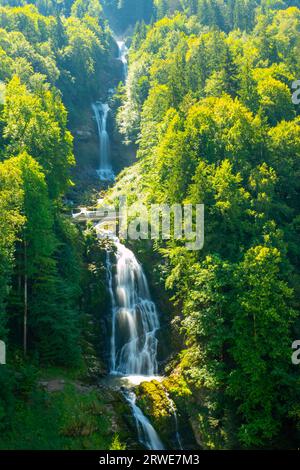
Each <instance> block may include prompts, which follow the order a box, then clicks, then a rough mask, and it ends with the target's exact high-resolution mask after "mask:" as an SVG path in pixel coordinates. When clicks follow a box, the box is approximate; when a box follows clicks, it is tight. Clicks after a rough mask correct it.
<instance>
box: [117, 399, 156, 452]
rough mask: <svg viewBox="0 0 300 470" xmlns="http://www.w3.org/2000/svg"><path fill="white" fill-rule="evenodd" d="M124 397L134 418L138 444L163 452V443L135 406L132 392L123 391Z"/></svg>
mask: <svg viewBox="0 0 300 470" xmlns="http://www.w3.org/2000/svg"><path fill="white" fill-rule="evenodd" d="M124 396H125V398H126V400H127V402H128V403H129V405H130V407H131V410H132V414H133V417H134V418H135V422H136V427H137V431H138V438H139V442H140V443H141V444H142V445H144V446H145V447H146V448H147V449H149V450H164V446H163V443H162V442H161V440H160V438H159V436H158V434H157V432H156V431H155V429H154V427H153V426H152V424H151V423H150V421H149V420H148V418H146V416H145V415H144V414H143V412H142V410H141V409H140V408H139V407H138V406H137V405H136V395H135V393H134V392H132V391H125V392H124Z"/></svg>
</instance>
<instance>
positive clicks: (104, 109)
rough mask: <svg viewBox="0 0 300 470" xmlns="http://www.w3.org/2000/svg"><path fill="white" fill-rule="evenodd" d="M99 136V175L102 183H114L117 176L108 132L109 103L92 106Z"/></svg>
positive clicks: (98, 103) (97, 103) (98, 102)
mask: <svg viewBox="0 0 300 470" xmlns="http://www.w3.org/2000/svg"><path fill="white" fill-rule="evenodd" d="M92 108H93V111H94V115H95V119H96V123H97V129H98V136H99V152H100V162H99V169H98V170H97V173H98V175H99V177H100V179H101V180H102V181H113V180H114V178H115V175H114V173H113V171H112V167H111V164H110V144H109V135H108V132H107V117H108V112H109V106H108V104H107V103H101V102H100V101H97V102H96V103H93V105H92Z"/></svg>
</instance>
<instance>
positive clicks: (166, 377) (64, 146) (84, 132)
mask: <svg viewBox="0 0 300 470" xmlns="http://www.w3.org/2000/svg"><path fill="white" fill-rule="evenodd" d="M120 44H121V46H120ZM126 46H128V48H129V51H128V56H127V47H126ZM118 48H119V54H120V55H119V57H118V56H117V55H118ZM299 49H300V0H102V1H100V0H75V1H74V0H65V1H55V0H37V1H29V0H28V1H27V0H0V340H1V341H4V342H5V344H6V347H7V364H6V365H0V449H71V450H76V449H97V450H99V449H113V450H117V449H122V450H124V449H125V448H126V447H127V448H129V449H136V448H148V449H152V450H153V449H154V450H156V449H157V448H156V447H153V445H154V446H155V444H153V443H152V444H151V445H152V447H151V445H148V441H147V440H145V439H141V438H140V432H138V433H137V429H136V425H137V423H138V421H136V415H135V414H134V413H135V411H136V407H137V405H138V407H139V408H138V413H142V422H144V423H145V420H146V424H147V426H148V425H149V424H150V427H151V432H152V429H153V431H154V432H155V433H156V431H157V433H158V434H157V436H156V434H155V442H156V444H157V443H158V444H157V445H158V446H161V447H158V449H163V448H170V449H179V448H182V442H183V445H185V446H186V448H187V449H210V450H216V449H234V450H237V449H291V448H292V449H297V448H299V442H300V407H299V399H300V396H299V390H300V382H299V366H298V367H297V366H296V365H294V364H292V361H291V355H292V352H293V351H292V343H293V341H295V340H296V339H299V337H300V321H299V307H300V289H299V282H300V230H299V229H300V215H299V209H300V202H299V201H300V194H299V192H300V184H299V177H300V105H297V104H295V103H293V100H292V93H293V89H292V83H293V82H294V81H296V80H299V79H300V54H299ZM122 51H123V52H122ZM122 54H123V55H122ZM127 60H128V64H127ZM127 65H128V67H127ZM122 67H124V70H123V72H122V70H121V69H122ZM127 68H128V76H127ZM121 72H122V73H123V75H124V77H123V81H122V82H121V83H120V84H119V85H118V83H119V81H120V80H121V78H120V77H121V75H122V73H121ZM92 104H93V106H94V107H93V109H96V110H98V113H99V115H98V117H97V113H95V115H94V121H95V122H94V121H92ZM99 110H100V111H99ZM104 110H106V114H105V112H104ZM85 120H88V122H85ZM107 123H108V124H107ZM106 125H107V127H106ZM97 126H98V127H97ZM97 131H98V134H97ZM74 137H75V144H76V145H75V147H74ZM98 137H99V148H100V159H101V152H102V153H103V152H106V156H108V157H110V158H112V159H113V161H114V159H116V158H118V156H119V155H122V157H124V155H125V156H126V158H125V157H124V159H123V158H121V159H120V161H119V162H118V164H117V165H116V167H117V168H120V167H122V166H123V165H124V163H123V161H126V162H127V161H128V159H129V157H128V155H130V158H131V159H132V160H133V162H132V165H131V166H129V167H127V168H125V169H122V171H121V173H120V174H119V175H118V176H117V178H116V181H114V179H113V178H112V179H111V180H109V181H108V180H106V181H105V182H103V181H100V179H101V178H100V179H99V170H98V172H97V170H96V168H93V167H92V168H90V167H89V165H90V161H91V160H92V157H91V153H92V152H91V148H92V145H93V143H91V140H92V139H94V141H97V138H98ZM109 138H110V139H111V141H112V140H113V145H112V146H111V147H112V148H110V147H109V144H110V142H109ZM76 139H77V140H76ZM103 142H104V144H103ZM97 144H98V142H97ZM74 149H75V150H74ZM135 153H136V155H135ZM96 158H97V159H98V158H99V149H98V147H97V148H96ZM108 163H109V164H110V162H108ZM97 164H98V160H97ZM84 165H86V166H87V168H88V170H87V171H86V172H85V170H84V169H83V168H84ZM100 167H101V165H100ZM99 169H100V170H101V168H99ZM88 172H92V177H91V178H90V180H89V181H87V174H88ZM74 175H76V177H75V178H74ZM74 181H75V183H77V185H76V184H75V183H74ZM78 182H79V183H78ZM91 189H92V191H90V190H91ZM120 195H123V196H126V197H127V202H128V204H130V203H135V202H139V203H140V204H144V205H145V206H146V207H147V208H150V207H151V205H153V204H160V205H166V206H168V207H170V206H172V205H174V204H180V205H184V204H193V205H194V206H195V205H196V204H204V206H205V242H204V247H203V249H201V250H198V251H191V250H189V249H188V248H187V247H186V243H185V242H186V240H184V239H180V240H178V239H177V238H175V237H171V238H170V239H169V240H159V241H158V240H156V241H153V240H150V241H149V240H143V239H141V240H134V241H133V240H131V241H130V242H128V243H127V242H125V241H124V240H118V239H117V241H116V239H113V240H112V241H110V242H108V241H107V239H105V240H104V241H103V239H102V240H100V241H99V240H98V239H99V238H101V237H100V236H99V230H98V232H97V227H98V226H97V225H96V223H94V225H95V227H94V226H93V222H90V221H88V222H87V223H86V219H88V216H87V215H86V214H88V211H87V209H86V208H83V209H81V211H82V214H83V216H84V215H85V216H86V218H84V217H83V223H82V224H81V225H80V223H77V224H76V223H75V222H74V221H73V220H72V217H71V213H72V209H74V204H78V205H80V204H81V203H82V205H88V206H89V207H90V206H93V208H94V209H95V208H96V207H94V206H95V203H96V201H98V202H97V204H98V206H97V207H98V208H99V207H102V206H101V204H103V201H104V202H109V203H116V201H117V198H118V197H119V196H120ZM73 198H74V200H75V202H74V201H72V200H71V199H73ZM99 201H100V202H99ZM116 204H117V203H116ZM77 215H78V214H77ZM96 235H97V236H96ZM141 238H143V237H141ZM122 243H124V245H123V244H122ZM126 243H127V247H125V244H126ZM128 246H129V247H130V250H129V248H128ZM131 249H132V251H131ZM134 253H136V255H137V257H138V258H139V260H140V261H142V263H143V267H144V270H145V273H146V274H144V272H143V270H142V267H141V264H140V263H139V262H138V261H137V259H136V258H135V255H134ZM113 256H115V258H116V259H114V261H112V259H113ZM147 278H148V279H149V284H150V287H151V291H152V293H153V299H152V298H151V296H150V293H149V292H148V290H149V289H148V283H147ZM128 286H130V287H131V292H128V291H129V287H128ZM143 295H144V297H143ZM120 299H121V300H120ZM124 299H125V300H124ZM132 299H133V300H132ZM118 301H119V302H120V305H121V307H122V306H124V305H125V307H124V308H120V309H119V311H118V308H117V307H118V304H117V303H118ZM122 302H124V305H123V304H122ZM134 302H135V303H134ZM155 303H156V305H155ZM128 305H129V306H128ZM156 306H158V307H157V308H156ZM119 312H121V314H122V315H123V316H122V321H123V323H124V324H125V323H126V321H128V322H129V325H130V334H132V331H133V330H134V331H135V334H136V337H133V340H132V337H131V336H130V335H129V339H128V338H127V339H126V338H125V339H126V341H127V342H126V341H125V344H124V345H123V347H122V348H121V347H120V344H121V345H122V344H123V343H122V341H121V339H120V337H117V336H116V332H115V330H116V325H117V326H118V323H116V320H115V319H116V316H117V315H118V313H119ZM143 314H144V315H145V317H143ZM130 315H132V316H130ZM139 317H142V320H143V321H142V323H143V328H144V330H143V332H144V331H146V333H147V334H144V336H146V340H145V338H143V335H140V336H138V330H139V329H141V327H140V328H139V327H138V326H139V323H138V320H139ZM158 317H159V318H158ZM137 318H138V320H137ZM144 318H146V320H144ZM128 319H129V320H128ZM114 321H115V323H114ZM159 321H160V324H159ZM134 322H135V323H134ZM151 322H152V323H151ZM145 324H146V326H145ZM149 324H150V326H151V325H152V329H151V328H150V330H149ZM123 326H124V325H123ZM147 328H148V330H147ZM124 329H125V327H124ZM114 335H115V336H114ZM124 336H125V337H126V334H124ZM116 338H117V341H116ZM149 338H150V340H149ZM143 340H145V345H144V347H143V348H141V350H142V351H140V352H141V354H140V357H135V355H136V356H137V353H136V351H139V348H138V346H139V344H140V343H142V341H143ZM149 341H152V343H151V344H150V346H149ZM118 342H119V343H120V344H117V346H116V343H118ZM134 342H135V344H134V347H135V348H136V349H134V348H132V347H131V346H132V343H134ZM128 345H129V346H128ZM118 346H119V347H120V350H119V351H118V350H117V347H118ZM130 347H131V349H130ZM147 347H148V350H147ZM128 349H130V354H131V355H130V354H128ZM149 350H150V353H149ZM124 351H125V352H124ZM145 351H146V353H145ZM148 353H149V354H148ZM143 354H144V356H143ZM147 354H148V355H147ZM112 355H114V362H115V363H116V362H118V360H120V357H121V358H122V359H123V356H124V357H125V358H127V359H128V358H130V359H131V361H132V362H134V360H135V366H136V367H135V368H134V367H131V368H130V367H129V366H128V367H127V365H128V364H125V365H124V364H121V366H120V369H119V370H117V369H116V367H115V366H116V364H114V367H112V366H111V362H112V357H111V356H112ZM132 357H133V360H132ZM145 357H146V359H145ZM149 357H150V359H149ZM157 358H158V359H157ZM120 362H122V361H120ZM123 362H124V361H123ZM128 362H130V361H129V360H128ZM143 362H145V363H146V362H147V367H144V364H143ZM149 363H150V365H149ZM122 367H123V369H122ZM138 367H140V368H139V369H138ZM124 370H125V372H124ZM145 370H146V373H145ZM120 371H121V372H120ZM132 371H133V372H132ZM149 371H150V372H149ZM109 373H111V375H114V376H116V375H117V376H118V375H119V376H120V375H121V376H122V375H123V376H125V378H126V377H127V376H131V375H136V376H141V375H145V381H143V382H142V383H141V384H139V385H138V386H136V387H135V389H134V398H132V396H131V398H130V395H129V398H128V394H127V395H126V393H125V392H124V387H123V383H122V386H121V387H119V389H118V390H117V391H116V389H114V388H110V386H109V385H107V384H106V383H105V384H104V385H103V383H102V382H101V383H100V378H102V379H103V377H102V376H106V375H109ZM158 374H159V377H158V379H157V380H152V379H153V377H152V376H153V375H158ZM100 376H101V377H100ZM106 378H107V377H106ZM110 378H111V377H110ZM122 378H123V377H122ZM79 380H80V382H79ZM81 380H82V382H84V384H82V383H81ZM130 391H131V392H132V389H130ZM130 400H131V401H130ZM134 418H135V419H134ZM143 420H144V421H143ZM174 423H175V424H176V429H175V428H174ZM152 425H153V428H152ZM174 429H175V430H174ZM138 430H139V428H138ZM155 430H156V431H155ZM139 431H140V430H139ZM136 434H138V437H137V435H136ZM152 435H153V432H152ZM180 435H181V436H183V439H182V440H181V438H180ZM160 438H161V440H160ZM162 443H164V444H165V447H163V444H162Z"/></svg>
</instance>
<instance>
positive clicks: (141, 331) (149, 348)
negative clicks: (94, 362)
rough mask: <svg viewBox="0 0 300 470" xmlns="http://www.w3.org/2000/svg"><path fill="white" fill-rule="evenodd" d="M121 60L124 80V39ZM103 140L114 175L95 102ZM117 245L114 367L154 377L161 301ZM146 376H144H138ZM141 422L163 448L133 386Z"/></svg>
mask: <svg viewBox="0 0 300 470" xmlns="http://www.w3.org/2000/svg"><path fill="white" fill-rule="evenodd" d="M117 45H118V48H119V60H120V61H121V62H122V64H123V75H124V82H126V79H127V74H128V63H127V53H128V49H127V47H126V45H125V42H124V41H117ZM93 110H94V114H95V119H96V122H97V127H98V133H99V141H100V167H99V170H98V174H99V176H100V179H101V180H104V181H111V180H114V174H113V171H112V168H111V166H110V156H109V135H108V133H107V129H106V124H107V116H108V112H109V106H108V105H107V104H105V103H104V104H103V103H100V102H97V103H94V104H93ZM96 231H97V233H98V237H99V238H102V237H107V235H108V231H107V230H103V229H101V223H100V224H98V225H97V226H96ZM113 242H114V250H113V251H111V250H109V249H107V252H106V268H107V284H108V290H109V294H110V298H111V311H112V326H111V340H110V353H111V364H110V372H111V374H112V375H115V376H127V377H128V376H135V377H136V378H139V379H142V380H144V379H145V380H146V379H148V380H151V378H154V377H153V376H155V375H157V373H158V366H157V344H158V340H157V338H156V333H157V331H158V329H159V327H160V324H159V319H158V313H157V310H156V306H155V304H154V303H153V301H152V300H151V296H150V292H149V287H148V282H147V279H146V277H145V274H144V271H143V269H142V267H141V265H140V264H139V262H138V261H137V259H136V257H135V255H134V254H133V252H132V251H130V250H129V249H128V248H126V247H125V246H124V245H123V244H122V243H120V240H119V239H118V238H116V237H115V238H114V240H113ZM137 376H143V377H137ZM123 394H124V396H125V398H126V400H127V402H128V404H129V405H130V408H131V410H132V414H133V417H134V419H135V422H136V428H137V432H138V439H139V442H140V443H141V444H142V445H143V446H145V447H146V448H147V449H149V450H163V449H164V446H163V444H162V442H161V440H160V438H159V436H158V434H157V432H156V431H155V429H154V428H153V426H152V425H151V423H150V421H149V420H148V418H147V417H146V416H145V415H144V414H143V412H142V410H141V409H140V408H139V407H138V406H137V404H136V395H135V393H134V392H133V391H132V390H131V389H128V390H125V391H123Z"/></svg>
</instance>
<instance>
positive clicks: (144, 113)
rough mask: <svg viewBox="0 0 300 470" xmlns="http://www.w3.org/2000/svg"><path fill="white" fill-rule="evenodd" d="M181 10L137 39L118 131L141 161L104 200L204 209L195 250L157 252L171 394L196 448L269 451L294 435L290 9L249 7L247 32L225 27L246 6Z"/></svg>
mask: <svg viewBox="0 0 300 470" xmlns="http://www.w3.org/2000/svg"><path fill="white" fill-rule="evenodd" d="M173 3H174V2H160V3H159V4H160V5H161V12H162V13H161V14H162V15H165V14H166V13H168V12H172V9H173ZM182 3H184V2H182ZM185 3H186V4H187V5H188V6H190V9H188V12H189V13H196V14H197V15H198V16H189V17H186V16H184V15H182V14H176V15H175V16H172V17H170V18H163V19H161V20H160V21H158V22H157V23H155V24H154V25H153V26H151V27H145V26H139V27H137V28H136V35H135V36H134V38H133V45H132V48H131V51H130V69H129V77H128V82H127V87H126V89H124V91H123V97H122V105H121V107H120V109H119V113H118V119H119V124H120V129H121V131H122V133H123V134H124V137H125V139H126V140H136V139H138V144H139V150H138V163H137V164H136V165H134V166H133V167H131V168H130V169H128V170H125V173H124V175H122V176H121V178H120V181H119V183H118V184H117V188H116V189H115V190H113V193H112V196H114V195H115V191H117V192H116V194H118V193H119V191H123V192H124V194H127V195H131V196H130V197H131V198H132V199H133V200H135V199H137V200H141V199H142V200H143V201H144V203H145V204H151V203H159V204H163V203H168V204H173V203H183V202H190V203H193V204H196V203H201V202H202V203H204V204H205V219H206V222H205V246H204V249H203V250H202V251H200V252H196V253H194V252H188V251H187V250H186V248H185V247H184V246H183V244H182V242H178V241H176V240H171V241H170V242H168V243H167V244H163V243H161V244H158V245H156V246H155V249H156V250H157V251H158V252H159V253H160V256H159V257H158V259H157V270H158V272H159V274H158V277H160V278H161V279H162V280H163V279H164V281H165V283H166V286H167V288H169V290H170V292H171V296H172V299H173V302H174V304H175V307H176V311H177V312H178V316H179V318H178V322H177V325H176V327H177V328H178V329H179V330H180V331H181V332H182V333H183V334H184V335H185V347H184V349H183V351H182V352H181V354H180V362H179V363H178V365H177V367H178V369H177V370H176V373H175V374H174V377H173V381H174V383H171V384H170V390H171V392H173V394H174V396H175V397H176V398H177V399H178V400H182V395H185V394H186V400H185V402H184V405H183V406H187V407H189V406H191V407H192V408H193V412H194V413H195V424H194V425H195V427H196V428H197V429H199V430H201V431H199V432H201V440H202V443H203V444H204V445H205V446H206V447H212V448H214V447H217V448H223V447H225V448H231V447H235V446H246V447H259V446H266V447H269V446H272V445H274V446H275V447H276V446H278V445H279V446H280V445H282V444H283V440H284V439H286V441H287V442H292V441H293V439H292V435H293V433H295V432H296V426H297V422H298V424H299V421H298V419H299V405H298V403H299V397H298V392H297V390H299V371H298V370H297V368H295V366H293V365H292V364H291V361H290V352H291V344H292V341H293V338H296V337H297V336H299V316H298V314H297V312H299V301H300V298H299V294H300V292H299V274H300V273H299V255H300V252H299V241H300V240H299V200H300V199H299V170H300V167H299V156H300V154H299V151H300V127H299V108H298V109H297V107H296V106H294V105H293V103H292V100H291V83H292V82H293V81H294V80H295V79H296V78H297V77H299V75H300V61H299V59H300V56H299V45H300V11H299V9H298V8H296V7H291V8H287V9H278V7H277V2H276V3H275V8H274V9H271V8H267V7H266V5H263V4H262V5H260V8H258V9H255V7H256V6H257V2H250V11H251V8H253V15H254V13H255V15H254V16H255V20H253V24H252V23H249V24H248V25H246V24H245V23H241V22H240V20H239V19H236V21H235V20H234V21H233V22H229V21H228V18H231V17H234V14H233V13H234V9H232V4H233V3H236V6H237V9H238V11H239V12H241V10H240V8H239V6H240V4H241V3H243V4H245V3H244V2H222V4H220V11H221V13H222V14H221V15H220V18H219V19H218V21H216V18H215V16H214V15H212V16H210V14H209V9H208V8H205V12H206V14H207V15H208V16H207V18H206V20H205V21H201V19H202V11H203V10H202V7H203V4H204V3H206V4H210V5H211V7H212V9H213V11H214V12H216V9H215V5H218V4H219V3H220V2H219V3H217V2H199V4H198V5H197V8H196V7H195V8H194V10H193V9H192V7H191V4H192V3H193V2H185ZM194 3H195V2H194ZM246 5H247V14H246V13H243V11H242V15H241V17H242V18H243V19H244V20H245V19H249V9H248V5H249V3H246ZM280 6H281V8H283V5H282V3H280ZM287 6H288V5H287ZM298 6H299V5H298ZM221 7H222V8H221ZM199 20H200V21H201V22H200V21H199ZM207 25H208V26H209V28H207ZM216 26H217V28H216ZM233 28H236V29H233ZM145 249H146V250H147V249H148V248H145ZM182 381H184V383H185V385H183V384H182ZM185 387H186V388H185ZM189 397H190V398H189ZM175 401H176V400H175ZM288 429H289V431H288ZM289 433H290V434H291V436H289ZM283 436H285V438H283ZM298 438H299V436H298ZM289 439H291V441H289Z"/></svg>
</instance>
